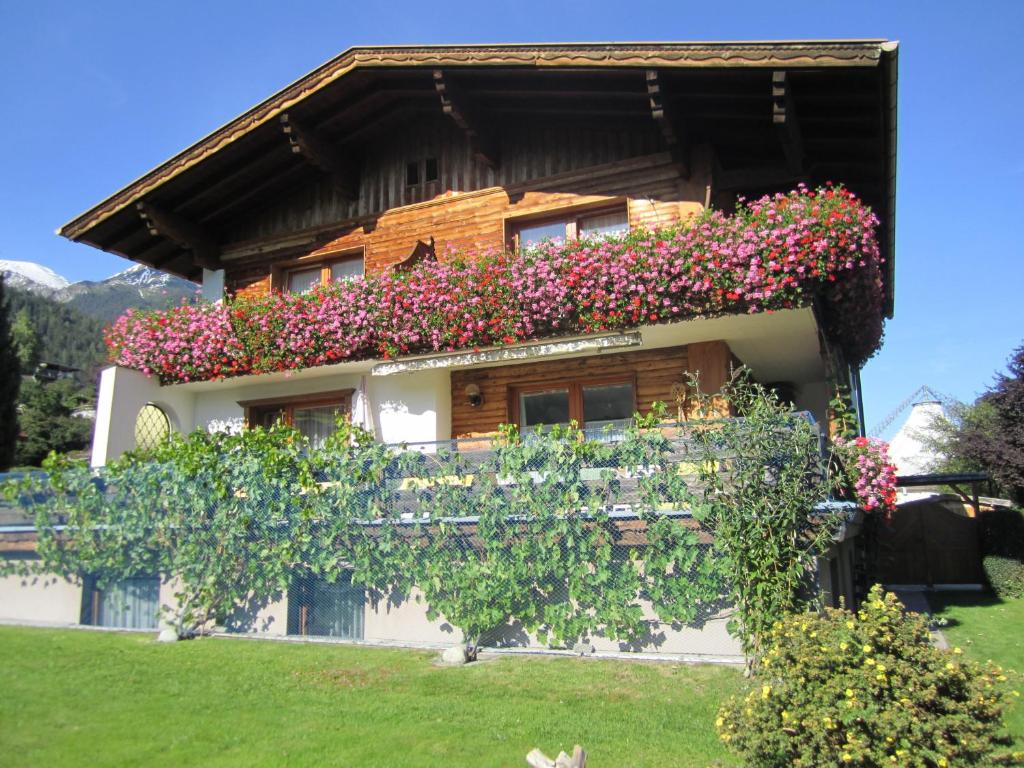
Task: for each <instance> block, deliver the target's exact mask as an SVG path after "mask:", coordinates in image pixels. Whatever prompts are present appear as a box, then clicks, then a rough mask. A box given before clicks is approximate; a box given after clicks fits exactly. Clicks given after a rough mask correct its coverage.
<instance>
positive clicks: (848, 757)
mask: <svg viewBox="0 0 1024 768" xmlns="http://www.w3.org/2000/svg"><path fill="white" fill-rule="evenodd" d="M842 758H843V762H844V763H848V762H850V761H851V760H853V755H851V754H850V753H849V752H843V754H842Z"/></svg>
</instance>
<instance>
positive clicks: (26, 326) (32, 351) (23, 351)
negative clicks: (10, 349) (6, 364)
mask: <svg viewBox="0 0 1024 768" xmlns="http://www.w3.org/2000/svg"><path fill="white" fill-rule="evenodd" d="M11 338H12V339H13V340H14V349H15V351H16V352H17V354H18V359H19V360H20V361H21V372H22V373H32V372H33V371H35V369H36V366H37V365H39V353H40V349H39V334H37V333H36V330H35V328H33V327H32V318H31V317H30V316H29V314H28V309H27V308H25V307H22V308H21V309H19V310H18V312H17V314H16V315H15V316H14V322H13V323H12V324H11Z"/></svg>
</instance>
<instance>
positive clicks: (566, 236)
mask: <svg viewBox="0 0 1024 768" xmlns="http://www.w3.org/2000/svg"><path fill="white" fill-rule="evenodd" d="M628 231H629V216H628V214H627V212H626V208H625V206H622V207H620V208H616V209H614V210H604V211H600V212H596V213H586V214H584V213H581V214H576V215H572V216H560V217H558V218H550V219H544V220H538V221H531V222H524V223H522V224H519V225H517V226H515V228H514V229H513V232H512V235H513V239H514V241H515V242H514V243H513V245H514V247H515V249H516V250H518V251H520V252H521V251H523V250H526V249H527V248H530V247H532V246H535V245H538V244H539V243H542V242H544V241H545V240H552V241H554V242H565V241H566V240H572V239H574V238H576V237H588V238H593V237H613V236H616V235H622V234H625V233H626V232H628Z"/></svg>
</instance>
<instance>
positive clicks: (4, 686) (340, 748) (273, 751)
mask: <svg viewBox="0 0 1024 768" xmlns="http://www.w3.org/2000/svg"><path fill="white" fill-rule="evenodd" d="M0 658H2V659H3V664H2V666H0V691H2V694H0V723H2V726H0V755H2V758H0V762H2V763H3V764H4V765H5V766H22V765H23V766H29V765H31V766H37V765H46V766H77V765H88V766H101V765H103V766H107V765H139V764H145V765H174V766H178V765H187V764H192V765H203V766H204V768H207V767H209V766H237V765H245V766H263V765H266V766H284V765H287V766H305V765H310V766H314V765H315V766H329V765H338V766H360V768H371V767H372V766H389V767H391V766H437V765H445V766H474V768H477V767H482V766H517V765H525V764H526V763H525V759H524V758H525V756H526V753H527V752H529V751H530V749H532V748H533V747H540V748H541V749H542V750H544V751H545V752H546V753H548V754H551V755H553V754H555V753H557V752H558V751H559V750H560V749H565V750H566V751H571V748H572V746H573V744H575V743H579V744H582V745H583V746H584V747H585V748H586V749H587V751H588V753H589V759H588V765H592V766H594V768H601V766H615V767H616V768H618V767H620V766H624V765H628V766H657V767H658V768H661V766H665V765H673V766H691V765H692V766H707V765H732V764H733V762H732V761H731V760H730V759H729V757H728V756H727V755H726V753H725V751H724V750H723V748H722V747H721V745H720V744H719V742H718V740H717V738H716V736H715V729H714V719H715V714H716V711H717V708H718V705H719V703H720V702H721V701H722V700H723V699H724V698H725V696H727V695H729V694H730V693H732V692H733V691H736V690H738V689H739V688H740V687H741V685H742V678H741V675H740V672H739V671H738V670H736V669H734V668H723V667H711V666H686V665H673V664H665V663H658V664H651V663H641V662H629V663H622V662H612V661H599V660H594V659H579V658H564V657H561V658H550V657H502V658H499V659H497V660H494V661H482V662H478V663H476V664H471V665H469V666H466V667H462V668H439V667H437V666H435V665H434V663H433V659H434V655H433V654H428V653H423V652H416V651H408V650H394V649H382V648H365V647H352V646H338V645H304V644H284V643H271V642H252V641H244V640H230V639H219V638H205V639H202V640H196V641H193V642H186V643H176V644H172V645H160V644H157V643H155V642H153V639H152V636H149V635H135V634H120V633H106V632H87V631H75V630H48V629H34V628H21V627H18V628H16V627H0Z"/></svg>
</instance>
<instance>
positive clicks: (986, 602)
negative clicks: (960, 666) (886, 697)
mask: <svg viewBox="0 0 1024 768" xmlns="http://www.w3.org/2000/svg"><path fill="white" fill-rule="evenodd" d="M928 603H929V605H930V606H931V608H932V613H933V614H934V615H935V616H936V617H938V618H942V619H945V620H946V622H947V624H946V626H944V627H942V628H941V629H942V632H943V634H944V635H945V636H946V639H947V640H948V641H949V644H950V646H959V647H960V648H962V649H963V651H964V653H965V654H966V655H968V656H970V657H971V658H973V659H976V660H978V661H987V660H989V659H991V660H992V661H994V662H996V663H997V664H999V665H1000V666H1002V667H1003V668H1005V669H1007V670H1013V671H1014V672H1015V674H1010V682H1011V684H1012V685H1013V687H1014V688H1016V689H1017V690H1018V691H1021V694H1022V697H1021V699H1019V700H1018V701H1017V703H1016V704H1015V705H1014V706H1013V707H1012V708H1011V709H1010V711H1009V713H1008V715H1007V718H1006V724H1007V726H1008V727H1009V729H1010V732H1011V733H1012V734H1013V736H1014V737H1015V738H1016V740H1017V745H1018V747H1021V748H1024V686H1022V682H1024V600H1000V599H999V598H998V597H996V596H995V595H992V594H989V593H987V592H983V593H979V592H934V593H929V595H928Z"/></svg>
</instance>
